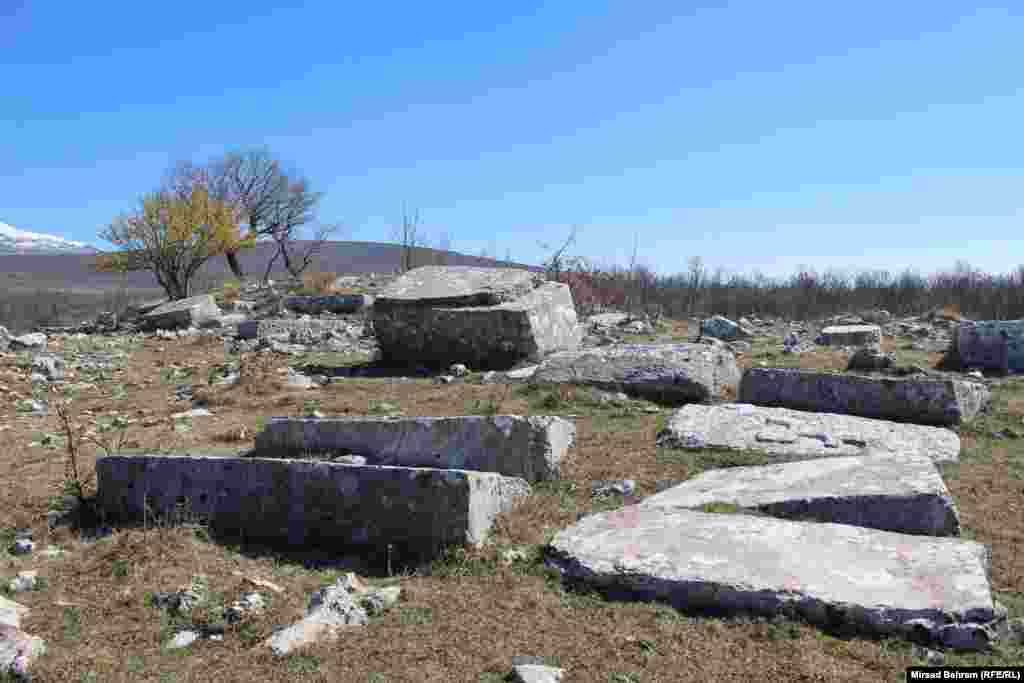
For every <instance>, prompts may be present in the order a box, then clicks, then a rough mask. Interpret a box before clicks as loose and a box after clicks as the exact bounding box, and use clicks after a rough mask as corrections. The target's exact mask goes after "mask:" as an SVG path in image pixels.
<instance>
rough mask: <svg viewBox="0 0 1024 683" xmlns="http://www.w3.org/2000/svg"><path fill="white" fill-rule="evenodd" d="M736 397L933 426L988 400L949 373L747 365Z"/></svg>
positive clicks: (976, 386) (956, 420) (980, 388)
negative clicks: (875, 373)
mask: <svg viewBox="0 0 1024 683" xmlns="http://www.w3.org/2000/svg"><path fill="white" fill-rule="evenodd" d="M739 400H740V401H741V402H743V403H752V404H754V405H761V406H779V407H783V408H793V409H795V410H806V411H811V412H822V413H838V414H842V415H859V416H861V417H873V418H879V419H883V420H902V421H907V422H916V423H919V424H931V425H956V424H960V423H961V422H964V421H968V420H970V419H972V418H974V417H975V416H977V415H978V414H979V413H980V412H982V411H983V410H985V409H986V408H987V407H988V406H989V404H990V403H991V394H990V392H989V390H988V387H986V386H985V385H984V384H981V383H979V382H968V381H964V380H960V379H953V378H948V377H928V376H925V377H901V378H894V377H863V376H858V375H840V374H832V373H827V372H818V371H814V370H799V369H790V368H750V369H749V370H747V371H746V372H745V373H744V374H743V380H742V381H741V382H740V391H739Z"/></svg>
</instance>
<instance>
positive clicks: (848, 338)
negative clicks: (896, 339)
mask: <svg viewBox="0 0 1024 683" xmlns="http://www.w3.org/2000/svg"><path fill="white" fill-rule="evenodd" d="M881 342H882V328H880V327H879V326H878V325H832V326H831V327H826V328H825V329H823V330H822V331H821V343H822V344H824V345H825V346H866V345H869V344H880V343H881Z"/></svg>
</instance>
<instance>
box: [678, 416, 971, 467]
mask: <svg viewBox="0 0 1024 683" xmlns="http://www.w3.org/2000/svg"><path fill="white" fill-rule="evenodd" d="M658 445H659V446H662V447H668V448H683V449H688V450H701V449H705V448H710V449H725V450H739V451H758V452H761V453H766V454H769V455H773V456H776V458H777V459H778V460H779V461H782V462H787V461H792V460H809V459H812V458H823V457H832V456H843V455H883V454H887V453H888V454H893V455H905V456H915V455H919V456H924V457H926V458H929V459H930V460H931V461H932V462H934V463H943V462H956V461H957V460H958V458H959V456H960V437H959V436H957V435H956V433H954V432H952V431H950V430H948V429H942V428H939V427H930V426H925V425H916V424H907V423H901V422H889V421H887V420H874V419H870V418H864V417H855V416H851V415H836V414H833V413H810V412H805V411H801V410H790V409H788V408H766V407H762V406H753V405H749V404H745V403H733V404H727V405H717V406H700V405H688V406H684V407H683V408H681V409H680V410H677V411H676V412H675V413H674V414H673V415H672V417H671V418H669V422H668V425H667V426H666V429H665V431H663V432H662V433H661V434H659V435H658Z"/></svg>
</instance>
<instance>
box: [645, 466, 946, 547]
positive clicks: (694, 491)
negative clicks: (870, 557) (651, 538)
mask: <svg viewBox="0 0 1024 683" xmlns="http://www.w3.org/2000/svg"><path fill="white" fill-rule="evenodd" d="M713 503H725V504H728V505H735V506H737V507H738V508H741V509H745V510H754V511H758V512H763V513H765V514H768V515H771V516H773V517H781V518H786V519H797V520H802V521H816V522H833V523H835V524H853V525H854V526H863V527H869V528H871V529H880V530H882V531H895V532H898V533H901V534H920V535H925V536H959V535H960V521H959V517H958V515H957V510H956V505H955V503H954V502H953V498H952V497H951V496H950V494H949V490H948V489H947V488H946V484H945V483H944V482H943V481H942V477H941V476H940V475H939V472H938V470H937V469H936V467H935V463H933V462H932V461H931V460H930V459H929V458H925V457H923V456H919V455H909V456H908V455H871V456H846V457H839V458H824V459H821V460H810V461H803V462H791V463H785V464H781V465H767V466H762V467H729V468H726V469H721V470H711V471H708V472H704V473H702V474H699V475H698V476H696V477H694V478H693V479H689V480H687V481H685V482H683V483H682V484H679V485H678V486H675V487H673V488H670V489H667V490H665V491H662V492H661V493H658V494H656V495H654V496H651V497H650V498H647V499H645V500H644V501H643V503H642V505H644V506H648V507H664V508H678V509H686V508H689V509H696V508H700V507H701V506H703V505H709V504H713Z"/></svg>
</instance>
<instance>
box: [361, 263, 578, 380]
mask: <svg viewBox="0 0 1024 683" xmlns="http://www.w3.org/2000/svg"><path fill="white" fill-rule="evenodd" d="M373 328H374V332H375V334H376V336H377V342H378V345H379V346H380V349H381V354H382V356H383V358H384V359H387V360H392V361H397V362H408V363H426V364H441V365H445V366H447V365H450V364H451V363H456V362H457V363H465V364H466V365H468V366H470V367H473V368H481V369H487V368H495V369H499V368H507V367H511V366H513V365H514V364H516V363H518V362H521V361H524V360H531V359H533V360H537V359H540V358H541V357H542V356H544V355H545V354H548V353H551V352H552V351H558V350H562V349H571V348H576V347H577V346H578V345H579V341H580V333H579V331H578V329H577V326H576V309H575V306H574V305H573V302H572V294H571V293H570V291H569V288H568V286H567V285H564V284H560V283H555V282H544V281H543V278H541V277H540V276H538V275H537V274H535V273H531V272H529V271H525V270H516V269H511V268H474V267H469V266H448V267H443V266H424V267H423V268H416V269H414V270H411V271H409V272H408V273H406V274H405V275H403V276H402V277H400V278H398V279H397V280H395V281H394V282H393V283H391V284H390V285H389V286H388V287H386V288H385V289H384V290H383V291H382V292H381V293H380V294H379V295H378V296H377V298H376V300H375V301H374V307H373Z"/></svg>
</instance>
